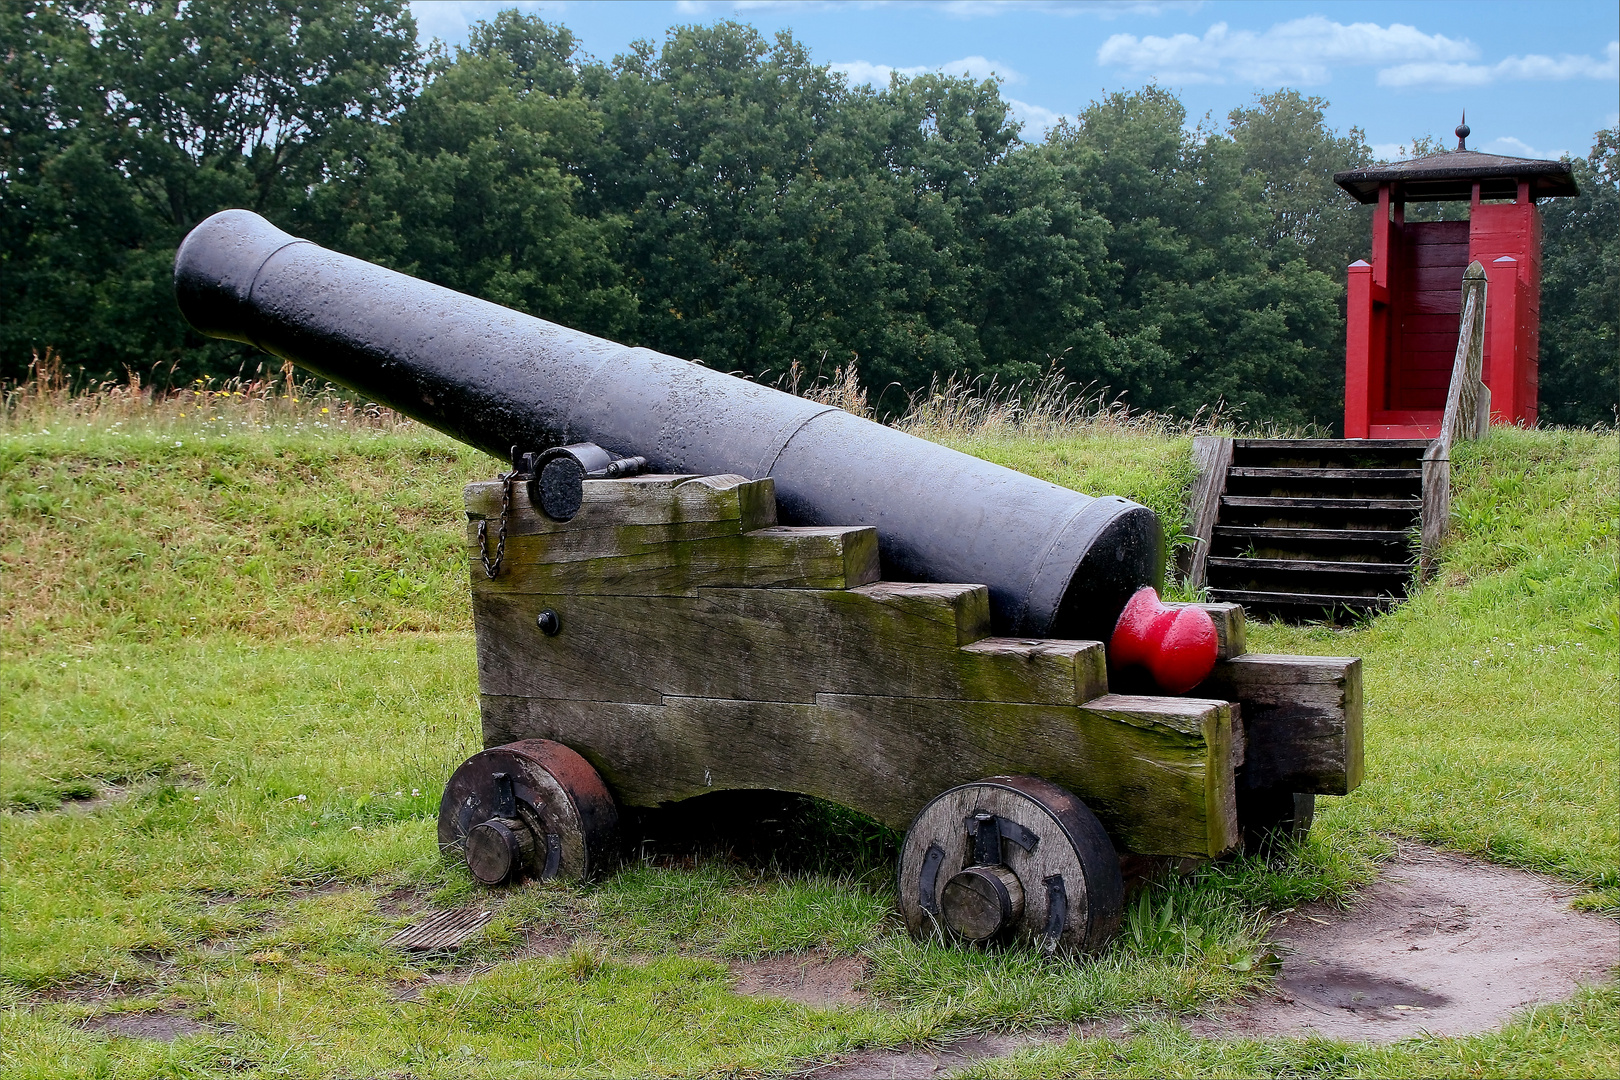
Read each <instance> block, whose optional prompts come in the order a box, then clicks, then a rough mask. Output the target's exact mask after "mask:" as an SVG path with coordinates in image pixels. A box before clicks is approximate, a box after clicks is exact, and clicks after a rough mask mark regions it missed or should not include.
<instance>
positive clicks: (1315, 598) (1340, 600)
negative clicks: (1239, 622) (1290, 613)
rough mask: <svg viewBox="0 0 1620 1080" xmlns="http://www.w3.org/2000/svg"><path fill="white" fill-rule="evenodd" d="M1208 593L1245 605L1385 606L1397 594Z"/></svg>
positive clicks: (1395, 599)
mask: <svg viewBox="0 0 1620 1080" xmlns="http://www.w3.org/2000/svg"><path fill="white" fill-rule="evenodd" d="M1209 595H1210V596H1211V597H1212V598H1214V599H1219V600H1224V601H1227V602H1228V603H1233V604H1243V605H1245V606H1247V607H1313V608H1335V607H1351V608H1367V609H1371V608H1389V607H1394V606H1395V605H1396V604H1398V603H1400V602H1401V600H1402V599H1404V598H1403V597H1399V596H1344V595H1341V594H1338V593H1283V592H1255V591H1253V590H1246V589H1211V590H1209Z"/></svg>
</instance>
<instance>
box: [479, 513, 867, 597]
mask: <svg viewBox="0 0 1620 1080" xmlns="http://www.w3.org/2000/svg"><path fill="white" fill-rule="evenodd" d="M734 526H735V522H731V521H719V522H679V523H676V524H671V525H616V526H610V527H606V528H597V529H584V528H581V529H569V530H561V531H557V532H545V533H531V534H524V535H517V536H508V538H507V541H506V555H505V558H504V559H503V560H502V563H501V569H500V572H499V573H498V574H497V575H496V576H495V577H494V578H490V577H488V576H487V575H486V574H485V573H484V568H483V565H482V563H481V560H480V553H479V550H478V538H477V534H476V532H474V533H473V534H472V536H471V537H470V540H471V543H472V547H471V551H470V558H469V560H468V566H469V573H470V574H471V579H472V585H473V589H474V590H475V591H480V592H495V593H575V594H598V595H632V596H696V595H697V591H698V590H699V589H700V588H704V587H709V586H746V587H752V588H796V589H852V588H855V587H856V586H859V585H867V584H870V583H872V582H875V581H877V580H878V577H879V573H880V571H879V565H878V543H877V530H876V529H872V528H869V527H867V528H863V527H860V526H849V527H832V526H805V527H789V526H784V525H774V526H771V527H769V528H764V529H755V530H754V531H752V532H746V533H739V532H736V531H735V528H734ZM705 530H708V531H709V535H702V532H703V531H705ZM694 533H697V534H699V535H693V534H694Z"/></svg>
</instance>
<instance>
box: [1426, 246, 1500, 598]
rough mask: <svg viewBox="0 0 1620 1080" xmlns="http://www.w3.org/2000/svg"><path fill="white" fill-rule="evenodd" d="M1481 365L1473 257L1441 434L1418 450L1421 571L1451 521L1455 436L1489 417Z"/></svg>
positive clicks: (1480, 314)
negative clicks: (1420, 467)
mask: <svg viewBox="0 0 1620 1080" xmlns="http://www.w3.org/2000/svg"><path fill="white" fill-rule="evenodd" d="M1484 367H1485V267H1483V266H1481V265H1480V263H1479V261H1478V260H1475V261H1474V262H1471V263H1469V264H1468V269H1467V271H1465V272H1464V273H1463V283H1462V323H1461V325H1460V326H1459V328H1458V333H1457V356H1456V359H1454V360H1453V361H1452V362H1451V383H1450V386H1449V387H1448V388H1447V390H1446V412H1445V416H1444V417H1443V418H1442V419H1441V421H1440V434H1439V437H1438V438H1436V439H1435V440H1434V442H1432V443H1430V444H1429V448H1428V450H1426V451H1424V453H1423V552H1422V559H1421V562H1422V567H1423V573H1424V574H1425V575H1427V574H1429V573H1431V572H1432V571H1433V570H1434V562H1435V556H1436V553H1437V552H1438V550H1439V547H1440V540H1441V538H1443V537H1444V536H1445V534H1446V529H1447V528H1448V527H1449V526H1450V524H1451V447H1452V444H1453V443H1455V442H1457V441H1458V440H1460V439H1477V438H1479V437H1480V436H1482V435H1484V434H1485V429H1486V428H1487V427H1488V426H1489V425H1490V422H1491V390H1490V387H1488V386H1486V385H1485V383H1484V379H1483V371H1484Z"/></svg>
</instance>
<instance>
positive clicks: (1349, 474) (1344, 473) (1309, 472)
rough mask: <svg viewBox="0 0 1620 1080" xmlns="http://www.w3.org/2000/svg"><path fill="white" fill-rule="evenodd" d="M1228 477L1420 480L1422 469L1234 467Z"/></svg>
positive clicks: (1228, 472) (1229, 471) (1228, 471)
mask: <svg viewBox="0 0 1620 1080" xmlns="http://www.w3.org/2000/svg"><path fill="white" fill-rule="evenodd" d="M1226 475H1227V476H1228V477H1239V478H1243V479H1254V480H1421V479H1423V470H1422V469H1305V468H1270V467H1264V468H1262V467H1260V466H1255V465H1234V466H1232V468H1230V469H1229V470H1227V473H1226Z"/></svg>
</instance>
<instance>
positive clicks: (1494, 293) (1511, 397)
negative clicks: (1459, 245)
mask: <svg viewBox="0 0 1620 1080" xmlns="http://www.w3.org/2000/svg"><path fill="white" fill-rule="evenodd" d="M1485 279H1486V281H1487V282H1488V283H1489V284H1488V285H1487V287H1486V292H1485V318H1486V327H1485V365H1484V368H1483V371H1482V373H1481V374H1482V375H1483V378H1484V381H1485V385H1486V386H1488V387H1490V388H1491V423H1493V424H1511V423H1513V422H1514V421H1515V420H1517V419H1520V412H1521V406H1522V404H1523V402H1522V398H1523V391H1522V389H1521V385H1520V384H1521V380H1520V379H1518V378H1515V376H1516V375H1517V374H1518V363H1517V361H1518V357H1519V344H1520V342H1519V306H1520V305H1519V299H1520V295H1519V294H1520V282H1519V260H1517V259H1515V258H1514V257H1513V256H1511V255H1503V256H1502V257H1501V258H1499V259H1493V260H1491V261H1490V262H1488V263H1486V264H1485Z"/></svg>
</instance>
